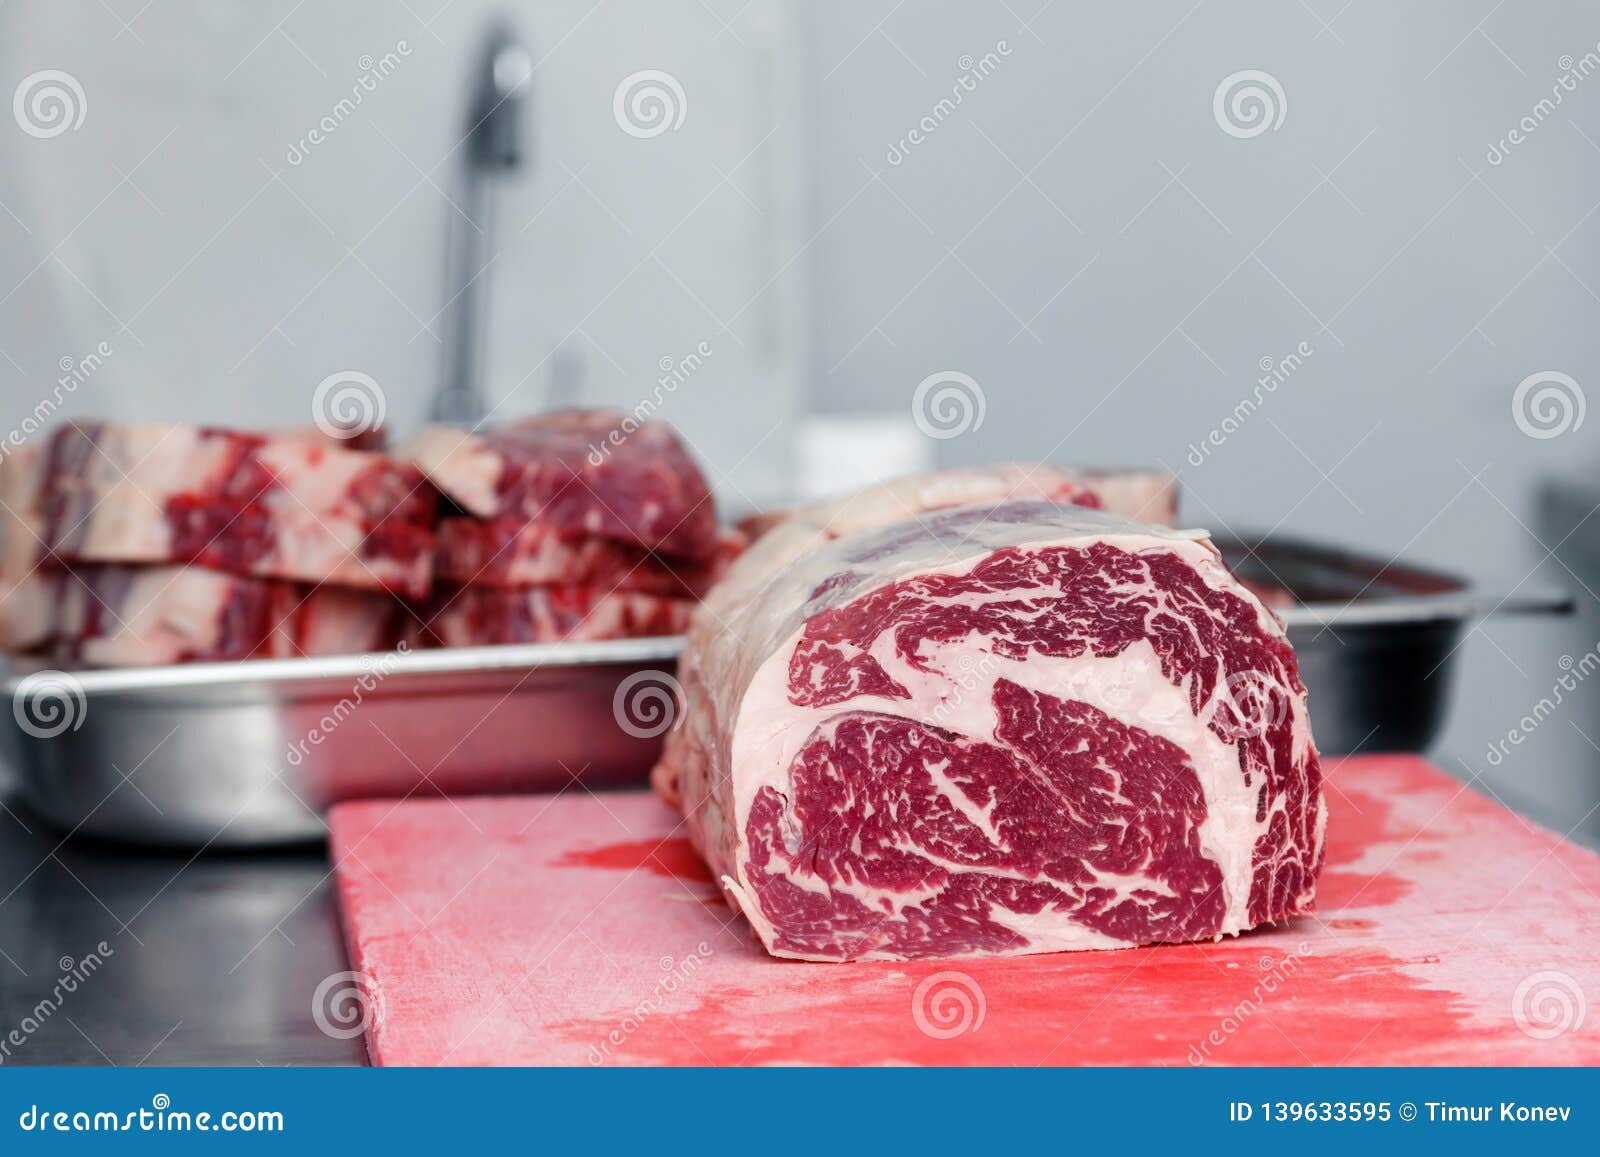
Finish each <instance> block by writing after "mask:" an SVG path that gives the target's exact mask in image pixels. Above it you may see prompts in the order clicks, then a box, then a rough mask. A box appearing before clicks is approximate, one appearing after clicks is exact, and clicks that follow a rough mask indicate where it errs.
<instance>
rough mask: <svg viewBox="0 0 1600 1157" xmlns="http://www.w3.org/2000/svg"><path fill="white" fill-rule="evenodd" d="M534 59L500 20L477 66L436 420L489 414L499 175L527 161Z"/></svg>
mask: <svg viewBox="0 0 1600 1157" xmlns="http://www.w3.org/2000/svg"><path fill="white" fill-rule="evenodd" d="M532 79H533V57H532V56H531V55H530V54H529V52H528V50H527V48H526V47H525V46H524V45H523V43H522V41H521V40H520V39H519V38H518V37H517V35H516V33H515V32H514V31H513V30H512V28H511V26H510V25H509V24H503V23H501V24H496V25H494V26H493V27H492V28H491V29H490V30H489V34H488V36H487V37H486V38H485V40H484V45H483V50H482V52H481V54H480V55H479V58H478V63H477V65H476V67H475V68H474V70H473V75H472V90H471V94H470V98H469V101H468V106H467V108H468V114H467V116H468V119H467V136H466V147H465V148H464V149H463V151H462V158H463V159H462V165H461V170H460V173H459V175H458V177H457V182H456V183H457V188H458V190H459V196H458V197H457V198H456V204H455V205H454V206H452V207H451V209H450V218H449V219H450V229H449V234H448V237H447V239H446V248H445V286H446V289H447V291H448V292H449V294H450V296H449V297H448V299H447V300H446V303H445V314H446V323H445V338H444V357H445V360H444V371H443V372H444V376H443V379H442V380H441V382H440V384H439V389H438V392H437V393H435V395H434V398H433V407H432V417H433V420H434V421H436V422H446V423H449V424H451V425H465V426H473V425H475V424H476V423H478V422H481V421H482V420H483V418H484V417H485V415H486V414H487V413H488V402H487V400H486V398H485V396H484V391H483V382H482V377H483V363H484V356H483V355H484V342H485V337H486V334H487V329H488V285H487V284H486V283H487V280H488V270H489V265H490V263H491V262H492V261H493V260H494V180H495V178H496V177H501V176H505V175H507V174H509V173H513V172H515V171H516V170H517V169H519V168H521V167H522V164H523V161H524V159H525V155H526V154H525V148H524V139H523V138H524V131H523V121H524V119H525V117H524V110H525V108H526V106H527V102H528V90H529V89H530V87H531V81H532Z"/></svg>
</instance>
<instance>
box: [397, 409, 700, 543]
mask: <svg viewBox="0 0 1600 1157" xmlns="http://www.w3.org/2000/svg"><path fill="white" fill-rule="evenodd" d="M401 456H403V457H405V458H407V459H409V460H411V461H413V462H415V463H416V464H417V465H418V466H420V467H421V468H422V469H423V471H425V472H426V473H427V475H428V477H429V478H431V479H432V480H433V482H434V484H435V485H436V486H438V487H439V489H440V490H442V491H444V493H445V494H446V495H448V496H449V497H450V498H451V499H452V500H453V501H454V502H456V503H457V504H458V505H459V506H461V508H462V509H464V510H466V511H467V512H469V513H471V514H474V515H476V516H478V517H479V518H505V517H511V518H516V519H520V520H522V521H537V522H539V523H540V524H542V525H547V526H552V527H556V528H559V529H561V530H565V531H571V532H574V533H578V534H584V535H593V536H596V537H600V538H614V539H619V540H621V541H623V542H630V543H633V544H635V545H638V546H642V547H646V548H648V549H651V550H659V551H663V552H665V553H667V554H674V555H679V556H681V557H684V558H705V557H708V556H710V555H713V554H715V553H716V547H717V518H716V510H715V508H714V507H713V505H712V501H711V492H710V489H709V488H708V487H707V486H706V480H705V477H704V476H703V475H702V474H701V473H700V468H699V467H698V466H697V465H695V462H694V459H693V458H691V457H690V456H689V452H688V450H686V449H685V448H684V445H683V443H682V442H681V441H679V439H678V436H677V435H676V434H675V433H674V432H673V431H672V428H671V427H669V426H667V425H665V424H663V423H659V422H645V423H642V424H640V423H636V422H635V421H634V419H632V418H630V417H628V416H627V415H625V414H620V413H615V412H612V411H608V410H565V411H560V412H556V413H550V414H539V415H536V416H534V417H530V418H524V419H522V420H520V421H517V422H511V423H507V424H506V425H503V426H496V427H492V428H490V429H487V430H482V431H478V432H475V433H468V432H466V431H463V430H456V429H452V428H450V427H446V426H430V427H428V428H427V429H425V430H423V431H422V432H421V433H420V434H418V435H417V436H416V437H415V438H414V439H413V440H412V441H411V442H410V443H409V444H408V445H407V446H405V447H403V448H402V450H401Z"/></svg>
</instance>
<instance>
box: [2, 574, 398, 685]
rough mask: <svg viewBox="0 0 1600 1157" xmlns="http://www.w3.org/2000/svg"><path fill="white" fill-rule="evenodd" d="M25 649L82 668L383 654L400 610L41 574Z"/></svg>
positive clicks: (277, 590) (178, 580)
mask: <svg viewBox="0 0 1600 1157" xmlns="http://www.w3.org/2000/svg"><path fill="white" fill-rule="evenodd" d="M25 586H29V587H32V588H34V589H36V590H37V592H38V593H37V596H36V598H35V602H34V604H33V605H35V606H38V607H40V608H42V609H43V614H42V615H41V618H40V620H39V621H38V623H37V624H36V625H35V629H34V633H33V635H32V637H31V649H35V650H40V651H42V652H43V653H45V654H47V655H49V656H50V658H52V659H53V660H55V661H57V662H63V663H70V664H72V665H74V666H82V667H147V666H160V665H164V664H168V663H189V662H223V661H233V660H238V659H285V658H295V657H300V656H313V655H338V654H358V653H360V652H363V651H377V650H386V649H388V648H391V647H393V646H394V645H395V643H396V641H397V640H398V638H399V636H400V629H401V617H402V616H404V614H405V612H404V611H403V609H402V608H401V607H400V604H399V603H398V602H397V601H396V600H394V599H393V598H390V597H389V596H387V595H384V594H381V593H378V592H373V591H356V590H345V589H341V588H337V587H319V588H315V589H313V588H311V587H308V586H306V585H305V584H303V583H293V582H284V581H282V580H280V579H260V578H250V577H246V576H241V575H230V574H223V573H221V572H219V571H212V570H205V569H203V568H201V567H187V566H179V567H166V566H120V565H116V564H100V565H88V566H82V567H75V568H72V569H71V570H67V569H63V568H60V567H54V566H45V567H40V568H39V569H37V570H36V571H34V572H33V573H32V575H30V576H29V578H28V579H26V580H25Z"/></svg>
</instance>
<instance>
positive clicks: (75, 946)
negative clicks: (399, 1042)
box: [0, 800, 365, 1066]
mask: <svg viewBox="0 0 1600 1157" xmlns="http://www.w3.org/2000/svg"><path fill="white" fill-rule="evenodd" d="M102 941H104V942H105V944H106V946H107V948H108V949H109V950H110V951H109V952H108V953H107V954H105V955H104V956H103V957H102V958H101V960H100V962H99V964H98V967H95V968H94V969H93V971H92V972H90V971H87V969H88V967H89V963H90V962H91V960H92V956H93V955H96V954H97V945H98V944H99V943H100V942H102ZM346 967H347V965H346V963H345V956H344V948H343V945H342V942H341V940H340V935H339V925H338V917H337V914H336V913H335V911H334V905H333V895H332V881H331V879H330V878H329V876H328V865H327V857H326V855H325V854H324V852H323V850H322V849H321V848H318V847H312V848H306V849H302V850H299V851H291V852H279V853H274V854H270V855H261V854H252V855H236V854H221V855H210V854H207V855H201V856H198V857H191V856H190V855H189V854H188V853H185V854H182V855H174V854H163V853H153V852H149V851H145V850H141V849H130V848H122V847H117V846H113V845H107V844H103V843H92V842H88V841H83V840H69V841H65V842H63V841H62V839H61V837H60V836H59V835H58V834H57V833H56V832H55V831H53V830H52V829H51V828H49V827H48V826H46V825H45V824H43V823H42V822H41V821H39V820H38V819H37V818H36V817H34V816H32V815H30V814H29V813H28V812H27V811H26V810H24V808H23V807H22V805H20V804H18V803H16V802H15V801H12V800H6V801H4V810H0V1066H3V1065H7V1064H14V1065H25V1064H32V1065H57V1064H90V1065H103V1064H115V1065H139V1064H145V1065H179V1064H237V1065H253V1064H263V1065H284V1064H340V1065H343V1064H361V1063H363V1062H364V1060H365V1050H364V1048H363V1045H362V1041H361V1038H360V1037H359V1036H355V1037H342V1036H337V1035H329V1034H328V1033H325V1032H324V1031H323V1030H322V1029H321V1028H320V1027H319V1026H318V1023H317V1020H316V1018H314V1016H313V1014H312V999H313V994H314V993H315V992H316V990H317V986H318V984H319V983H321V982H322V981H323V980H324V979H325V978H327V977H329V976H330V975H332V974H334V973H337V972H340V971H342V970H344V969H345V968H346ZM74 972H76V973H79V974H82V977H83V978H82V979H81V980H79V979H77V978H75V977H73V973H74ZM63 977H68V978H71V983H70V984H69V983H64V982H63ZM69 989H70V990H69ZM338 1027H339V1026H338V1025H334V1028H335V1029H336V1030H337V1029H338ZM19 1037H20V1039H21V1041H22V1043H20V1044H18V1043H17V1040H18V1038H19Z"/></svg>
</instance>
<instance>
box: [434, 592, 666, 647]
mask: <svg viewBox="0 0 1600 1157" xmlns="http://www.w3.org/2000/svg"><path fill="white" fill-rule="evenodd" d="M694 606H695V603H694V601H693V600H692V599H682V598H674V597H672V596H670V595H659V594H645V593H643V592H640V591H624V590H606V589H605V588H603V587H578V586H550V587H527V588H525V589H511V590H505V589H498V588H495V587H471V586H469V587H461V588H456V589H450V588H442V589H440V590H438V591H437V592H435V594H434V597H433V598H432V599H431V600H430V601H429V602H427V603H425V604H424V605H423V610H422V614H421V619H422V622H423V623H425V624H426V625H425V626H422V627H420V628H417V629H415V630H413V631H412V632H411V637H412V638H413V640H414V641H416V642H418V643H419V644H421V645H426V646H431V647H478V646H488V645H490V644H499V643H558V642H563V641H566V642H583V641H594V640H599V639H631V638H645V637H649V636H654V635H681V634H682V633H683V632H684V630H685V629H687V627H688V626H689V615H690V613H691V612H692V611H693V609H694Z"/></svg>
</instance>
